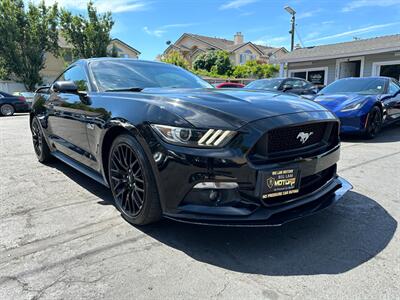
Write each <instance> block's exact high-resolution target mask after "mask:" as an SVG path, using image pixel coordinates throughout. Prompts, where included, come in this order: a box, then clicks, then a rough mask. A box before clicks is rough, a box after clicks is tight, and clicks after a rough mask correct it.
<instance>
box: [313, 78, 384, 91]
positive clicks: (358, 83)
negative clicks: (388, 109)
mask: <svg viewBox="0 0 400 300" xmlns="http://www.w3.org/2000/svg"><path fill="white" fill-rule="evenodd" d="M384 89H385V80H384V79H383V78H351V79H342V80H338V81H335V82H333V83H331V84H330V85H328V86H327V87H325V88H323V89H322V90H321V91H320V92H319V95H326V94H338V93H340V94H342V93H357V94H366V95H377V94H382V93H383V92H384Z"/></svg>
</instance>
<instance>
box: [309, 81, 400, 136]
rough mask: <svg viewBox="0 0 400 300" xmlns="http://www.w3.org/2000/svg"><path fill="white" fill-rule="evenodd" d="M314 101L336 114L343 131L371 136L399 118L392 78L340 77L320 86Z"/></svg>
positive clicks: (399, 99)
mask: <svg viewBox="0 0 400 300" xmlns="http://www.w3.org/2000/svg"><path fill="white" fill-rule="evenodd" d="M314 101H316V102H318V103H319V104H322V105H323V106H325V107H326V108H328V109H329V110H331V111H332V112H333V113H335V114H336V116H337V117H338V118H339V119H340V121H341V132H342V133H361V134H363V135H364V136H365V137H366V138H370V139H371V138H374V137H375V135H376V134H377V133H378V132H379V130H380V129H381V127H382V125H384V124H388V123H391V122H395V121H400V84H399V82H398V81H397V80H395V79H393V78H388V77H365V78H344V79H340V80H337V81H335V82H333V83H331V84H330V85H328V86H327V87H325V88H324V89H322V90H321V91H320V92H319V93H318V94H317V96H316V97H315V98H314Z"/></svg>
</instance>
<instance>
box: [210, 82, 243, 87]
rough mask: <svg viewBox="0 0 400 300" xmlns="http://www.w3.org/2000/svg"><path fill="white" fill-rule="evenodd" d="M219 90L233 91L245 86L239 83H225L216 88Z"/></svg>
mask: <svg viewBox="0 0 400 300" xmlns="http://www.w3.org/2000/svg"><path fill="white" fill-rule="evenodd" d="M215 87H216V88H217V89H226V88H228V89H232V88H243V87H244V84H241V83H237V82H223V83H220V84H218V85H216V86H215Z"/></svg>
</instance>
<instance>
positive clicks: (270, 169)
mask: <svg viewBox="0 0 400 300" xmlns="http://www.w3.org/2000/svg"><path fill="white" fill-rule="evenodd" d="M30 122H31V129H32V135H33V145H34V149H35V152H36V154H37V157H38V159H39V161H41V162H46V161H48V160H50V159H51V158H53V157H56V158H58V159H60V160H62V161H64V162H66V163H67V164H69V165H71V166H72V167H74V168H76V169H78V170H79V171H81V172H83V173H85V174H86V175H88V176H90V177H91V178H93V179H95V180H97V181H98V182H100V183H102V184H104V185H105V186H108V187H110V189H111V191H112V193H113V195H114V199H115V204H116V206H117V208H118V209H119V210H120V211H121V213H122V215H123V216H124V217H125V218H126V219H127V220H128V221H129V222H131V223H134V224H147V223H151V222H154V221H157V220H158V219H160V218H161V217H162V216H165V217H168V218H171V219H176V220H180V221H183V222H194V223H202V224H217V225H218V224H223V225H279V224H282V223H285V222H287V221H290V220H293V219H296V218H299V217H303V216H305V215H309V214H312V213H315V212H316V211H319V210H321V209H323V208H326V207H328V206H329V205H331V204H332V203H334V202H336V201H337V200H338V199H339V198H341V197H342V196H343V194H344V193H345V192H347V191H348V190H349V189H350V188H351V185H350V184H349V183H347V182H346V181H345V180H344V179H342V178H340V177H338V176H337V175H336V163H337V161H338V159H339V148H340V143H339V134H338V129H339V122H338V120H337V118H336V117H335V116H334V115H333V114H332V113H330V112H329V111H328V110H326V109H325V108H323V107H322V106H320V105H319V104H317V103H314V102H312V101H308V100H304V99H300V98H298V97H297V96H290V95H285V94H281V93H262V92H251V91H241V90H238V89H215V88H212V86H211V85H209V84H208V83H206V82H205V81H203V80H202V79H200V78H199V77H197V76H195V75H193V74H192V73H190V72H187V71H185V70H183V69H181V68H178V67H175V66H172V65H168V64H163V63H157V62H146V61H137V60H132V59H119V58H98V59H88V60H80V61H78V62H76V63H74V64H73V65H71V66H70V67H69V68H68V69H67V70H66V71H65V72H64V73H63V74H62V75H60V76H59V78H58V79H57V80H56V81H55V82H54V83H53V84H52V86H51V87H49V88H48V89H47V91H46V90H44V89H41V91H38V95H37V96H36V98H35V101H34V104H33V111H32V114H31V118H30Z"/></svg>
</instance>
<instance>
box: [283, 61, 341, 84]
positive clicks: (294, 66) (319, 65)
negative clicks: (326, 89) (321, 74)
mask: <svg viewBox="0 0 400 300" xmlns="http://www.w3.org/2000/svg"><path fill="white" fill-rule="evenodd" d="M324 68H327V74H325V76H326V83H327V84H329V83H331V82H333V81H335V73H336V60H335V59H328V60H318V61H309V62H301V63H288V66H287V76H288V77H290V76H291V72H293V71H303V70H317V69H321V70H322V69H324Z"/></svg>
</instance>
